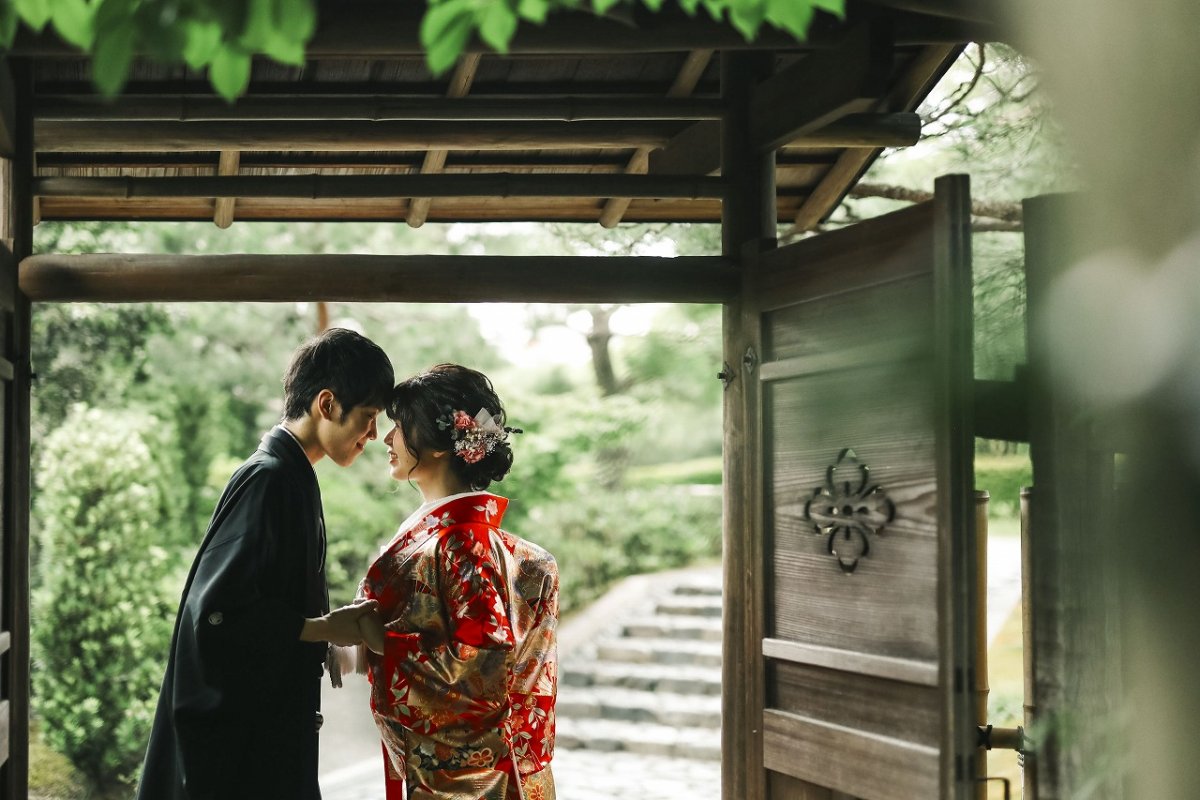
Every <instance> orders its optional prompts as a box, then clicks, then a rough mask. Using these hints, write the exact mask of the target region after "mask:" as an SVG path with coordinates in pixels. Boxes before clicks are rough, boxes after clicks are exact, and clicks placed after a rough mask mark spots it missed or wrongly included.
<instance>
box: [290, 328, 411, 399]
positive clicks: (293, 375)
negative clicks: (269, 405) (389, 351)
mask: <svg viewBox="0 0 1200 800" xmlns="http://www.w3.org/2000/svg"><path fill="white" fill-rule="evenodd" d="M394 382H395V373H394V372H393V370H392V362H391V361H390V360H389V359H388V357H387V355H386V354H385V353H384V352H383V350H382V349H381V348H380V347H379V345H377V344H375V343H374V342H372V341H371V340H370V339H368V338H367V337H365V336H363V335H362V334H359V333H355V332H354V331H352V330H347V329H346V328H330V329H329V330H327V331H325V332H324V333H322V334H321V335H319V336H316V337H314V338H313V339H310V340H309V341H307V342H305V343H304V344H302V345H300V347H299V348H297V349H296V352H295V353H293V354H292V361H291V363H290V364H288V368H287V372H286V373H285V374H284V376H283V418H284V419H285V420H288V419H300V418H301V417H303V416H305V415H306V414H308V412H309V409H310V408H311V407H312V401H313V398H315V397H316V396H317V394H318V393H319V392H320V391H321V390H322V389H328V390H329V391H331V392H333V394H334V396H335V397H336V398H337V401H338V403H339V404H340V405H341V407H342V419H343V420H344V419H345V418H346V415H347V414H349V413H350V412H351V411H352V410H354V409H355V408H357V407H358V406H374V407H376V408H381V409H382V408H384V407H385V406H386V405H387V401H388V397H389V396H390V395H391V392H392V384H393V383H394Z"/></svg>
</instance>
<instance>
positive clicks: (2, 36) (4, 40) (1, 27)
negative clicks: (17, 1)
mask: <svg viewBox="0 0 1200 800" xmlns="http://www.w3.org/2000/svg"><path fill="white" fill-rule="evenodd" d="M20 21H21V20H20V18H19V17H17V10H16V9H15V8H13V7H12V6H11V5H10V4H8V3H0V46H2V47H6V48H7V47H11V46H12V42H13V37H15V36H16V35H17V24H18V23H19V22H20Z"/></svg>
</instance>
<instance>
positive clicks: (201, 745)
mask: <svg viewBox="0 0 1200 800" xmlns="http://www.w3.org/2000/svg"><path fill="white" fill-rule="evenodd" d="M328 610H329V601H328V592H327V589H326V585H325V537H324V522H323V520H322V516H321V493H320V489H319V487H318V486H317V477H316V473H314V472H313V468H312V465H311V464H309V462H308V458H307V457H306V456H305V454H304V450H303V449H302V448H301V447H300V445H299V443H298V442H297V441H296V440H295V439H293V438H292V436H291V434H289V433H288V432H287V431H285V430H283V429H282V428H280V427H276V428H274V429H273V430H271V431H270V432H268V433H267V434H266V435H265V436H263V439H262V443H261V444H260V445H259V448H258V450H257V451H256V452H255V453H254V455H252V456H250V458H249V459H247V460H246V462H245V463H244V464H242V466H240V467H239V468H238V470H237V472H235V473H234V475H233V477H232V478H231V479H230V480H229V484H228V485H227V486H226V487H225V492H224V493H223V494H222V495H221V499H220V501H219V502H218V503H217V508H216V511H215V512H214V513H213V518H212V521H211V522H210V523H209V527H208V533H207V534H206V535H205V537H204V542H203V544H201V545H200V552H199V553H198V554H197V556H196V561H195V563H194V564H193V565H192V571H191V574H190V575H188V580H187V584H186V585H185V586H184V589H183V598H182V600H181V601H180V607H179V616H178V617H177V618H176V621H175V634H174V637H173V638H172V641H171V655H170V659H169V660H168V662H167V672H166V676H165V677H164V678H163V685H162V691H161V693H160V695H159V700H158V711H157V713H156V715H155V719H154V728H153V730H152V731H151V733H150V745H149V748H148V750H147V752H146V763H145V765H144V767H143V771H142V781H141V785H140V786H139V788H138V800H183V798H187V800H239V799H240V798H254V799H255V800H268V799H269V798H281V800H282V799H284V798H286V800H310V799H311V800H317V799H318V798H320V789H319V788H318V786H317V727H318V726H317V719H318V710H319V708H320V699H321V683H320V679H321V674H322V665H323V664H324V660H325V651H326V645H325V643H324V642H320V643H312V642H301V641H300V638H299V637H300V630H301V628H302V627H303V625H304V619H305V618H306V617H317V616H320V615H322V614H324V613H326V612H327V611H328Z"/></svg>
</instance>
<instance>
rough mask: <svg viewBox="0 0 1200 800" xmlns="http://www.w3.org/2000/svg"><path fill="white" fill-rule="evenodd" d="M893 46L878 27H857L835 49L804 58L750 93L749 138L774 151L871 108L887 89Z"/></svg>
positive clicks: (760, 147)
mask: <svg viewBox="0 0 1200 800" xmlns="http://www.w3.org/2000/svg"><path fill="white" fill-rule="evenodd" d="M893 50H894V46H893V44H892V40H891V35H890V31H888V30H887V29H886V28H885V26H883V25H881V24H877V23H875V24H861V25H858V26H857V27H855V28H854V29H852V30H851V31H850V32H849V33H848V34H847V36H846V40H845V42H844V43H843V44H842V45H841V46H839V47H836V48H833V49H830V50H822V51H821V52H819V53H810V54H809V55H807V56H805V57H804V58H803V59H801V60H799V61H797V62H796V63H795V64H793V65H792V66H790V67H788V68H787V69H785V70H783V71H782V72H779V73H776V74H775V75H772V76H771V77H770V78H768V79H767V80H765V81H763V83H761V84H760V85H759V86H757V87H755V89H754V100H753V102H752V104H751V115H752V117H751V137H752V140H753V143H754V146H755V147H757V148H758V149H759V150H761V151H766V150H774V149H776V148H778V147H781V146H782V145H784V144H787V143H788V142H791V141H793V140H795V139H797V138H799V137H801V136H803V135H804V134H806V133H809V132H811V131H815V130H820V129H821V128H823V127H825V126H827V125H829V123H831V122H833V121H835V120H837V119H839V118H841V117H844V116H846V115H847V114H856V113H861V112H865V111H871V110H873V109H874V107H875V104H876V103H878V102H879V98H880V97H881V96H882V95H883V94H884V92H885V91H886V89H887V81H888V78H889V77H890V75H891V72H892V58H893V55H892V54H893Z"/></svg>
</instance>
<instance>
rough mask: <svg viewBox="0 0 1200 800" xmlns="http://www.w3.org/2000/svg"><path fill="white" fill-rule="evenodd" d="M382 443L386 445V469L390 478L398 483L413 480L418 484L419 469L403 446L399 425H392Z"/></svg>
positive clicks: (402, 436) (402, 433)
mask: <svg viewBox="0 0 1200 800" xmlns="http://www.w3.org/2000/svg"><path fill="white" fill-rule="evenodd" d="M383 443H384V444H385V445H387V452H388V467H389V469H390V470H391V474H392V477H393V478H395V479H396V480H398V481H407V480H413V481H417V482H418V483H420V481H419V473H420V472H421V468H420V466H419V465H418V464H417V459H416V458H414V457H413V454H412V453H410V452H408V448H407V447H406V446H405V443H404V431H402V430H400V423H398V422H393V423H392V429H391V430H390V431H388V432H387V435H386V436H384V437H383Z"/></svg>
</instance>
